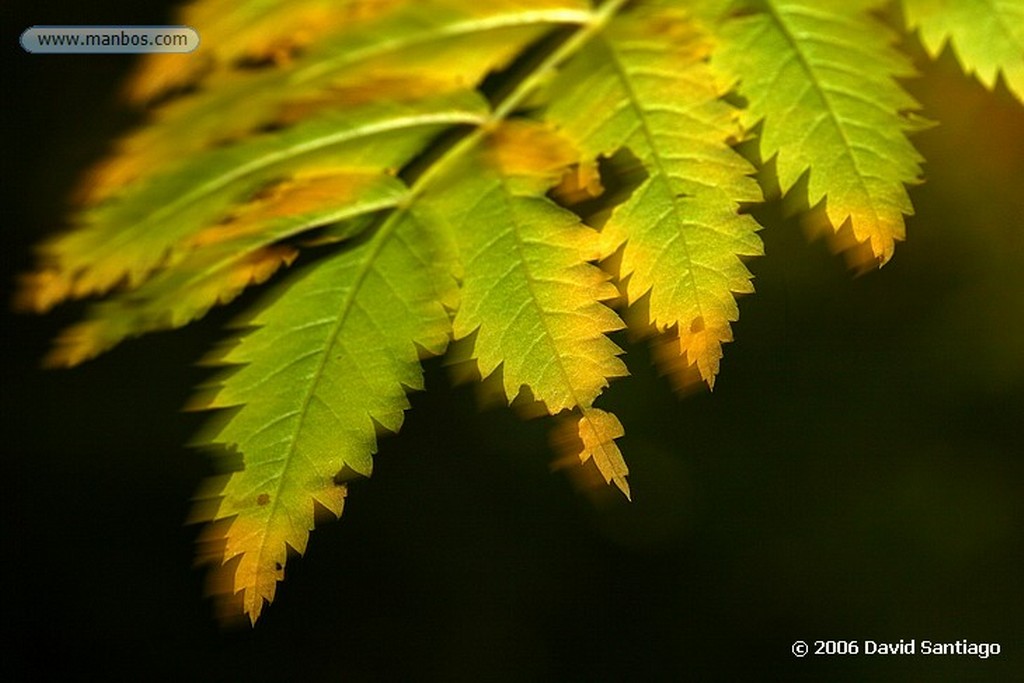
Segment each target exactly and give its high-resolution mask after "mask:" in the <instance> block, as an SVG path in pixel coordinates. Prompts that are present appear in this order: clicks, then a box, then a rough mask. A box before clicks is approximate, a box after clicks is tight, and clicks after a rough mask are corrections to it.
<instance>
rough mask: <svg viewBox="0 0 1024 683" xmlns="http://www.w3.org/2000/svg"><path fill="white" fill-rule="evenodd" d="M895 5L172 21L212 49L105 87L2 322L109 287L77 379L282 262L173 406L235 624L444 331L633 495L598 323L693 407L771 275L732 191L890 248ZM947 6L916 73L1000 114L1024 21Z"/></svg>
mask: <svg viewBox="0 0 1024 683" xmlns="http://www.w3.org/2000/svg"><path fill="white" fill-rule="evenodd" d="M886 5H887V3H884V2H881V1H880V0H856V1H852V2H843V1H840V0H742V1H740V2H727V1H726V0H693V1H691V2H686V1H682V0H678V1H675V2H673V1H670V0H638V1H637V2H625V0H605V1H604V2H595V3H593V4H591V3H590V2H586V1H584V0H501V1H500V2H488V3H474V2H469V1H468V0H431V1H430V2H420V1H416V2H413V1H412V0H408V1H404V0H372V1H371V0H362V1H359V0H336V1H334V2H326V1H322V0H302V1H301V2H290V3H284V2H242V3H226V2H220V1H218V0H207V1H206V2H201V3H199V4H196V5H194V6H192V7H190V8H189V10H188V11H187V12H186V13H185V16H184V17H183V20H182V21H183V23H186V24H190V25H193V26H195V27H196V28H197V29H198V30H199V32H200V33H201V34H202V35H203V45H204V47H203V49H202V50H201V51H200V52H199V53H197V54H195V55H191V56H180V55H155V56H152V57H151V58H150V59H148V60H147V61H145V62H143V63H142V65H141V66H140V69H139V72H138V74H137V75H136V77H135V78H134V79H133V81H132V82H131V84H130V85H129V88H128V89H127V91H126V92H127V94H128V96H129V97H130V98H131V99H133V100H134V101H135V102H137V103H138V104H140V105H141V106H145V107H146V108H147V110H148V111H149V112H150V121H149V122H148V123H147V124H146V125H145V126H144V127H142V128H141V129H140V130H139V131H137V132H135V133H132V134H130V135H129V136H128V137H126V138H125V139H124V140H123V141H122V142H121V143H120V145H119V146H118V148H117V150H116V152H115V153H114V154H113V155H112V156H111V158H110V159H108V160H107V161H105V162H104V163H103V164H101V165H100V166H99V167H97V168H96V169H94V170H93V172H92V173H90V174H89V175H88V176H87V178H86V179H85V182H84V184H83V186H82V188H81V192H80V195H81V197H82V201H83V209H82V210H81V212H80V213H79V215H78V216H77V218H76V222H77V225H76V226H75V228H74V229H73V230H71V231H69V232H67V233H65V234H63V235H59V236H57V237H56V238H54V239H51V240H50V241H48V242H47V243H45V244H44V245H43V246H42V247H41V248H40V265H39V268H38V270H37V271H36V272H34V273H32V274H30V275H28V276H26V278H25V281H24V286H23V288H22V291H21V292H20V294H19V301H20V302H21V303H22V304H23V305H25V306H26V307H28V308H31V309H34V310H37V311H43V310H47V309H49V308H50V307H51V306H53V305H55V304H57V303H59V302H61V301H64V300H67V299H76V298H84V297H90V296H96V295H105V296H106V299H105V300H102V301H99V302H96V303H94V304H92V306H91V308H90V309H89V312H88V314H87V316H86V319H85V320H84V321H82V322H81V323H79V324H78V325H76V326H74V327H72V328H71V329H69V330H68V331H67V332H65V333H64V334H63V335H62V336H61V337H60V338H59V339H58V342H57V345H56V346H55V348H54V350H53V352H52V353H51V354H50V356H49V358H48V360H49V361H50V362H51V363H52V364H54V365H74V364H76V363H79V362H81V361H83V360H86V359H88V358H91V357H93V356H95V355H97V354H99V353H102V352H104V351H106V350H108V349H110V348H112V347H113V346H115V345H117V344H118V343H120V342H121V341H123V340H125V339H127V338H130V337H133V336H138V335H141V334H145V333H147V332H151V331H154V330H160V329H168V328H174V327H180V326H182V325H184V324H187V323H188V322H190V321H192V320H194V319H196V318H198V317H201V316H202V315H204V314H205V313H206V312H207V311H208V310H209V309H210V308H211V307H213V306H215V305H218V304H224V303H228V302H229V301H231V300H232V299H234V298H235V297H236V296H238V294H239V293H240V292H241V291H242V290H243V289H245V288H246V287H248V286H250V285H254V284H259V283H262V282H264V281H265V280H267V279H269V278H270V277H271V276H273V275H274V274H275V273H276V272H277V271H278V270H279V269H281V268H282V267H284V266H290V265H291V264H292V263H293V262H298V263H299V264H300V265H299V266H298V267H296V269H295V271H294V272H292V273H290V274H289V275H288V276H287V277H285V278H283V279H282V281H281V282H280V283H279V284H278V285H276V286H275V287H274V288H273V289H272V290H271V291H269V292H267V293H266V295H265V298H264V300H263V301H262V303H260V304H259V305H257V306H256V310H255V311H253V312H251V313H250V314H249V315H248V316H247V317H246V318H245V319H244V322H243V323H241V324H240V327H241V331H240V332H239V334H238V337H237V339H236V340H234V341H233V342H232V343H230V344H228V345H227V347H226V348H225V350H224V351H222V352H220V353H218V354H216V355H215V361H216V362H217V363H219V364H222V365H224V366H226V369H225V370H224V371H223V373H222V374H221V375H220V376H219V377H218V378H217V379H216V380H215V381H214V382H213V383H212V384H211V386H209V387H207V388H206V389H205V390H204V391H203V392H202V393H201V395H200V396H199V397H198V398H197V399H196V402H195V405H196V407H199V408H204V409H220V410H221V412H220V413H218V414H217V415H216V416H215V418H214V421H213V423H212V424H211V427H210V429H209V430H208V432H207V433H206V434H205V435H204V437H203V441H204V442H205V443H208V444H213V445H217V446H218V447H220V448H223V449H226V450H229V451H231V450H233V451H236V452H237V453H238V454H240V455H241V459H242V463H243V467H242V469H241V470H240V471H237V472H234V473H232V474H231V475H230V477H229V478H227V480H226V484H225V485H224V486H223V488H222V489H220V490H218V491H217V492H216V495H217V502H216V504H215V506H214V509H213V511H212V512H211V513H210V514H209V515H208V517H209V519H210V520H211V521H220V522H223V523H224V528H225V529H226V531H225V532H224V535H223V537H222V539H221V540H222V541H223V545H222V547H221V549H220V552H219V553H218V554H217V555H216V557H215V558H214V559H215V561H216V563H218V564H220V565H223V564H225V563H227V562H229V561H231V560H235V562H233V563H232V564H231V565H230V566H231V568H232V571H233V577H232V583H231V585H230V587H229V588H228V589H227V592H228V593H230V594H236V593H242V602H243V608H244V610H245V611H246V613H248V615H249V616H250V618H251V619H252V620H253V621H255V620H256V618H257V617H258V616H259V614H260V612H261V610H262V608H263V605H264V601H268V602H269V601H272V600H273V597H274V593H275V590H276V584H277V582H278V581H280V580H281V579H282V577H283V574H284V565H285V562H286V559H287V552H288V548H289V547H290V548H292V549H294V550H296V551H298V552H302V551H303V550H304V549H305V547H306V543H307V540H308V535H309V531H310V530H311V529H312V528H313V525H314V521H315V511H316V508H317V506H319V507H321V508H324V509H326V510H328V511H329V512H331V513H333V514H334V515H340V513H341V510H342V507H343V504H344V500H345V496H346V492H347V489H346V486H345V481H347V480H348V479H349V478H351V477H354V476H360V475H361V476H369V475H370V473H371V470H372V461H371V456H372V455H373V454H374V453H375V451H376V448H377V442H376V438H377V436H376V435H377V431H378V429H380V428H383V429H384V430H387V431H389V432H397V431H398V430H399V428H400V427H401V424H402V420H403V415H404V411H405V410H406V409H407V408H408V407H409V403H408V400H407V398H406V392H407V391H409V390H414V389H421V388H422V387H423V378H422V373H421V369H420V365H419V360H420V357H421V356H423V355H440V354H443V353H445V352H446V349H447V347H448V344H449V342H450V341H452V340H455V341H459V343H460V344H461V345H462V346H463V348H466V349H468V351H466V352H465V355H467V356H468V358H469V359H471V360H472V361H473V362H474V363H475V366H476V368H477V370H478V372H479V374H480V375H481V376H483V377H488V376H491V375H496V376H497V375H500V386H501V387H502V391H503V393H504V397H505V399H506V400H508V401H509V402H511V401H513V400H516V399H517V398H518V399H520V401H528V400H532V401H535V402H536V403H537V404H538V405H541V406H542V407H543V410H544V412H546V413H549V414H551V415H558V416H560V419H561V420H562V427H561V430H562V437H561V438H560V439H558V442H559V443H560V444H562V447H563V448H565V449H566V450H567V452H568V453H569V454H571V456H572V457H574V458H576V457H578V458H579V460H581V461H582V462H584V463H586V462H587V461H593V463H594V465H595V466H596V470H597V472H599V473H600V475H601V477H602V478H603V479H604V480H605V482H609V483H614V484H615V485H616V486H617V487H618V488H619V489H621V490H622V491H623V492H624V493H625V494H626V495H627V496H628V495H629V486H628V483H627V474H628V468H627V467H626V464H625V462H624V460H623V457H622V454H621V453H620V452H619V449H618V446H617V445H616V443H615V439H617V438H619V437H621V436H622V435H623V427H622V425H621V424H620V422H619V420H618V418H617V417H616V416H614V415H612V414H611V413H609V412H607V411H605V410H602V409H601V408H600V407H598V405H597V404H598V403H599V400H600V395H601V393H602V392H603V390H604V389H605V387H607V386H608V382H609V381H610V380H611V379H613V378H616V377H621V376H624V375H626V374H627V371H626V367H625V365H624V363H623V362H622V360H621V358H620V355H621V353H622V352H621V350H620V349H619V348H618V347H617V346H616V345H615V344H614V343H613V342H612V341H611V340H610V339H609V338H608V336H607V335H608V334H609V333H611V332H613V331H615V330H619V329H622V328H623V327H625V326H626V323H625V322H624V321H623V320H622V319H621V318H620V317H619V314H618V313H617V312H616V310H614V308H613V307H612V305H614V304H615V303H616V302H618V301H620V300H622V301H623V302H624V303H625V304H626V305H628V306H629V307H630V308H629V311H630V315H628V316H626V317H627V319H628V321H629V325H628V326H629V327H630V329H631V330H633V331H634V332H638V333H646V332H651V333H656V334H658V335H661V336H662V337H664V338H665V339H667V340H668V341H669V343H666V344H663V345H661V346H659V349H660V356H661V362H662V363H663V365H664V368H665V370H666V371H667V372H671V373H674V374H675V375H676V376H677V377H678V378H679V379H680V380H681V381H684V382H685V381H688V380H690V379H693V378H700V379H702V380H703V381H704V382H706V383H707V384H708V385H709V386H713V384H714V379H715V377H716V375H717V373H718V371H719V365H720V361H721V359H722V357H723V352H722V345H723V344H724V343H726V342H729V341H731V340H732V330H731V323H732V322H734V321H735V320H737V318H738V315H739V308H738V306H737V302H736V298H735V296H736V295H737V294H743V293H750V292H752V291H753V286H752V284H751V275H750V273H749V272H748V270H747V269H746V267H745V266H744V263H743V260H744V259H746V258H749V257H754V256H758V255H760V254H761V253H762V246H761V242H760V240H759V238H758V237H757V234H756V231H757V229H758V225H757V223H756V222H755V221H754V220H753V218H751V217H750V216H749V215H748V214H746V213H745V208H746V207H748V206H749V205H752V204H755V203H757V202H759V201H761V200H762V189H761V188H760V187H759V186H758V183H757V182H756V181H755V180H754V177H755V174H757V173H758V172H759V171H760V177H761V179H762V180H764V181H765V185H766V189H767V190H770V189H771V187H770V186H771V184H773V183H774V184H775V185H777V186H778V188H779V189H781V191H783V192H790V191H791V190H793V189H794V188H796V187H802V185H801V184H800V183H799V182H798V181H799V180H800V179H801V178H806V179H807V180H806V193H807V203H808V204H810V205H812V206H816V207H817V209H819V210H820V213H821V215H822V216H823V217H824V218H823V220H824V221H825V222H826V223H827V229H828V231H829V232H833V233H837V234H839V235H845V236H846V237H847V239H848V242H849V245H851V246H852V247H853V248H854V249H855V250H856V251H857V252H858V253H861V254H863V253H866V254H869V258H870V259H871V261H872V262H873V263H877V264H879V265H881V264H884V263H885V262H886V261H888V260H889V258H890V257H891V256H892V255H893V251H894V248H895V243H896V242H897V241H899V240H902V239H904V236H905V225H904V221H905V217H906V216H909V215H911V214H912V213H913V210H912V207H911V203H910V198H909V196H908V193H907V189H906V187H907V186H908V185H912V184H914V183H916V182H918V181H919V180H920V176H921V168H920V162H921V158H920V156H919V155H918V154H917V152H916V151H915V150H914V148H913V146H912V145H911V143H910V141H909V139H908V137H907V135H908V134H909V133H912V132H913V131H914V130H916V129H918V128H919V127H920V126H921V123H920V119H918V118H917V117H916V115H915V112H916V111H917V110H918V109H919V107H918V105H917V103H916V102H915V101H914V100H913V98H911V97H910V96H909V95H908V94H907V93H906V92H905V91H904V90H903V89H902V87H901V86H900V85H899V83H898V81H897V79H902V78H908V77H911V76H912V75H913V74H914V70H913V66H912V64H911V61H910V59H909V58H908V57H907V56H905V55H903V54H902V53H901V52H899V51H898V50H897V49H896V47H895V43H896V40H897V39H898V37H899V33H898V30H897V29H896V28H894V27H893V26H891V25H890V24H887V23H886V21H885V19H884V18H883V14H882V13H881V10H883V9H885V6H886ZM950 5H951V3H939V2H929V1H927V0H904V2H903V4H902V8H903V9H904V10H905V12H906V19H907V25H908V27H910V28H911V29H914V28H916V27H920V30H921V35H922V38H923V42H924V43H925V46H926V47H927V49H928V50H929V51H930V52H931V53H932V54H933V55H934V54H936V53H937V52H938V51H939V49H940V48H941V45H942V44H943V42H944V41H945V40H947V39H949V40H951V41H952V44H953V46H954V50H955V51H956V53H957V55H958V57H959V58H960V60H961V62H962V63H963V65H964V68H965V69H966V70H967V71H969V72H971V71H973V72H977V73H978V75H979V78H980V79H981V81H982V82H983V83H984V84H985V85H987V86H989V87H992V86H994V84H995V80H996V74H997V72H999V71H1001V72H1002V73H1003V74H1004V77H1005V78H1006V82H1007V84H1008V85H1009V87H1010V89H1011V90H1012V91H1013V92H1014V93H1015V95H1016V96H1017V97H1018V99H1024V87H1022V81H1021V78H1022V73H1024V57H1022V55H1024V49H1022V45H1024V38H1022V33H1021V28H1020V27H1021V26H1024V1H1022V0H990V2H989V3H985V2H981V0H976V1H975V2H970V3H967V2H965V3H959V4H956V8H955V9H952V8H951V7H950ZM754 142H756V146H755V145H753V144H746V143H754ZM741 143H744V147H746V148H747V149H748V150H750V149H756V150H759V152H754V153H752V154H750V156H751V157H753V158H752V159H748V158H745V157H744V156H743V155H741V154H740V153H739V152H737V151H736V147H737V145H740V144H741ZM773 172H774V174H773ZM801 192H802V190H801ZM214 528H221V527H214Z"/></svg>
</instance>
